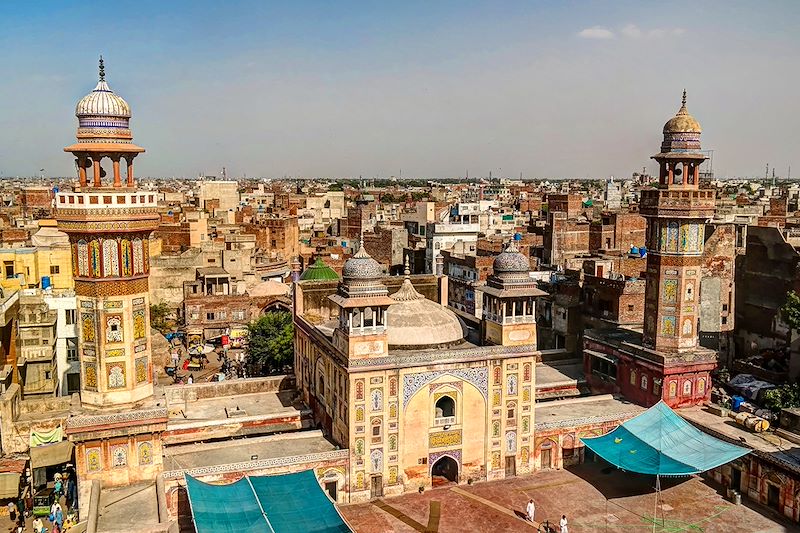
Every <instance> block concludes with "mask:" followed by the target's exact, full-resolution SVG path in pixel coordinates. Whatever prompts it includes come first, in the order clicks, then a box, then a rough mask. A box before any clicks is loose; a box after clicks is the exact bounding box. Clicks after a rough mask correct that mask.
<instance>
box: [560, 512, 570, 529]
mask: <svg viewBox="0 0 800 533" xmlns="http://www.w3.org/2000/svg"><path fill="white" fill-rule="evenodd" d="M558 525H559V526H561V533H569V531H568V530H567V515H565V514H562V515H561V520H560V521H559V522H558Z"/></svg>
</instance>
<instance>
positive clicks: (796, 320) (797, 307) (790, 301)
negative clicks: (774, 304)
mask: <svg viewBox="0 0 800 533" xmlns="http://www.w3.org/2000/svg"><path fill="white" fill-rule="evenodd" d="M781 314H782V315H783V321H784V322H786V323H787V324H789V327H790V328H792V329H795V330H798V329H800V296H798V295H797V293H796V292H794V291H789V292H788V293H786V303H784V304H783V307H781Z"/></svg>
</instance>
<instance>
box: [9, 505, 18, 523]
mask: <svg viewBox="0 0 800 533" xmlns="http://www.w3.org/2000/svg"><path fill="white" fill-rule="evenodd" d="M8 517H9V518H10V519H11V522H16V521H17V504H16V503H14V502H8Z"/></svg>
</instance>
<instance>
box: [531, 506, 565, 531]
mask: <svg viewBox="0 0 800 533" xmlns="http://www.w3.org/2000/svg"><path fill="white" fill-rule="evenodd" d="M525 513H526V514H527V517H528V520H530V521H531V522H533V521H534V520H533V518H534V515H535V514H536V504H535V503H533V499H531V500H529V501H528V505H527V506H526V508H525ZM558 526H559V528H560V529H559V533H569V528H568V527H567V515H564V514H562V515H561V520H559V522H558ZM550 531H554V530H552V529H551V530H550Z"/></svg>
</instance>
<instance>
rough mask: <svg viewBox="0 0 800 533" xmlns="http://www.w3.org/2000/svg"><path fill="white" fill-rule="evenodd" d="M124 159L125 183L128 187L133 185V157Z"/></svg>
mask: <svg viewBox="0 0 800 533" xmlns="http://www.w3.org/2000/svg"><path fill="white" fill-rule="evenodd" d="M125 160H126V161H127V163H128V173H127V178H128V184H127V185H128V187H133V186H134V182H133V157H131V158H126V159H125Z"/></svg>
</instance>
